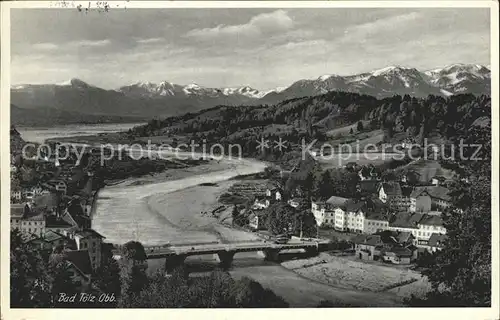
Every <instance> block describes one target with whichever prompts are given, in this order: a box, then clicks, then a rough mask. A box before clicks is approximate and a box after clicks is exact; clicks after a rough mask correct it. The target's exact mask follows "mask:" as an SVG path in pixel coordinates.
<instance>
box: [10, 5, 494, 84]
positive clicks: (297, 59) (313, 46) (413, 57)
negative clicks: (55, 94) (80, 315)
mask: <svg viewBox="0 0 500 320" xmlns="http://www.w3.org/2000/svg"><path fill="white" fill-rule="evenodd" d="M453 63H475V64H483V65H489V64H490V17H489V9H472V8H439V9H436V8H423V9H422V8H392V9H370V8H362V9H360V8H357V9H352V8H328V9H312V8H310V9H304V8H302V9H290V8H285V9H278V8H266V9H257V8H250V9H245V8H237V9H199V8H194V9H163V8H162V9H135V8H134V9H111V10H110V11H109V12H107V13H105V12H102V13H99V12H97V11H91V12H89V13H88V14H85V13H81V12H78V10H76V9H12V10H11V83H12V84H13V85H15V84H26V83H32V84H35V83H37V84H40V83H61V82H64V81H67V80H69V79H71V78H79V79H82V80H84V81H86V82H88V83H90V84H92V85H96V86H99V87H102V88H105V89H116V88H119V87H120V86H123V85H128V84H132V83H136V82H139V81H150V82H155V83H158V82H161V81H169V82H173V83H177V84H189V83H196V84H198V85H201V86H206V87H235V86H243V85H248V86H251V87H253V88H256V89H259V90H267V89H272V88H275V87H280V86H288V85H290V84H292V83H293V82H295V81H297V80H300V79H313V78H317V77H319V76H321V75H324V74H338V75H351V74H356V73H361V72H369V71H372V70H376V69H379V68H383V67H386V66H390V65H400V66H407V67H414V68H417V69H419V70H421V71H423V70H429V69H434V68H438V67H444V66H446V65H450V64H453Z"/></svg>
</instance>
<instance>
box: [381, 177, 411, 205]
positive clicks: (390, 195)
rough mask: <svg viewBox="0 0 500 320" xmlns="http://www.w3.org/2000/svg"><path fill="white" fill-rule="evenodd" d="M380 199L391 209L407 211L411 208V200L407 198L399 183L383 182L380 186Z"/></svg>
mask: <svg viewBox="0 0 500 320" xmlns="http://www.w3.org/2000/svg"><path fill="white" fill-rule="evenodd" d="M378 198H379V199H380V201H382V202H383V203H387V204H388V205H389V207H391V208H393V209H395V210H398V211H405V210H407V209H408V208H409V207H410V199H409V198H408V197H407V196H405V194H404V193H403V190H402V188H401V185H400V184H399V182H382V183H380V184H379V186H378Z"/></svg>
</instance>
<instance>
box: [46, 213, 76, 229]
mask: <svg viewBox="0 0 500 320" xmlns="http://www.w3.org/2000/svg"><path fill="white" fill-rule="evenodd" d="M45 227H46V228H71V227H72V225H71V224H69V223H68V222H66V221H64V220H63V219H60V218H57V217H56V216H53V215H49V216H47V217H45Z"/></svg>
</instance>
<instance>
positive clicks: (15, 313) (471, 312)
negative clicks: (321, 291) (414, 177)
mask: <svg viewBox="0 0 500 320" xmlns="http://www.w3.org/2000/svg"><path fill="white" fill-rule="evenodd" d="M69 2H70V3H73V4H74V5H75V6H76V5H78V4H82V6H83V7H85V6H87V5H88V2H87V1H74V2H72V1H69ZM57 3H58V1H15V2H10V1H9V2H5V1H2V2H1V21H2V28H1V41H2V47H1V70H2V72H1V97H2V99H1V105H0V106H1V108H0V120H1V130H0V141H1V156H0V163H1V168H2V169H1V171H0V174H1V180H0V181H1V184H0V188H1V198H0V199H1V201H0V203H1V209H2V210H1V212H2V213H1V215H0V217H1V226H2V232H1V243H2V245H1V246H0V250H1V251H0V252H1V262H2V263H1V275H2V276H1V279H0V285H1V291H0V293H1V295H0V296H1V306H2V308H1V313H2V319H7V320H11V319H12V320H14V319H15V320H17V319H55V318H61V317H63V318H71V319H72V320H77V319H88V318H89V317H90V318H91V317H96V318H97V319H101V318H105V319H124V318H125V319H126V318H136V317H137V318H139V317H144V316H148V317H153V319H155V318H159V317H161V316H163V317H166V316H167V317H172V318H175V319H179V318H203V319H207V320H208V319H221V318H224V319H230V318H233V317H234V318H249V319H250V318H253V317H263V318H271V317H279V318H281V317H285V316H286V317H287V318H289V319H304V318H310V317H315V318H321V317H325V318H326V317H335V318H354V319H357V318H370V319H374V318H378V317H380V318H381V319H388V318H395V317H401V318H404V319H418V320H420V319H440V320H441V319H453V320H458V319H466V320H470V319H499V318H500V311H499V291H498V288H500V285H499V272H498V271H499V269H498V262H499V260H498V259H499V251H498V248H499V236H498V232H499V214H498V213H499V212H500V211H499V200H498V194H499V188H498V178H499V173H500V172H499V170H498V156H499V152H498V147H499V135H498V134H499V125H498V124H499V123H498V121H499V108H498V106H499V104H498V101H499V96H498V88H499V77H498V70H499V69H498V67H499V65H498V60H499V55H498V33H499V25H498V2H497V1H493V0H492V1H432V2H431V1H397V2H395V1H335V2H333V1H332V2H324V1H289V2H278V1H265V2H264V1H218V2H214V1H130V2H126V1H116V2H113V1H108V3H109V4H110V5H111V10H119V8H116V4H120V7H123V6H124V5H125V6H126V7H127V10H129V9H133V8H306V7H307V8H318V7H319V8H345V7H348V8H381V7H387V8H389V7H390V8H407V7H419V8H420V7H422V8H424V7H425V8H443V7H455V8H458V7H459V8H490V12H491V17H490V21H491V29H490V30H491V71H492V73H491V75H492V77H491V88H492V92H491V98H492V130H493V134H492V157H493V160H492V195H493V199H492V262H493V265H492V272H491V274H492V289H493V290H492V306H491V308H350V309H348V308H341V309H339V308H336V309H300V308H293V309H252V310H251V311H249V310H244V309H242V310H239V309H215V310H207V309H194V310H192V309H189V310H178V309H130V310H124V309H113V310H108V309H80V310H75V309H39V310H35V309H10V307H9V295H10V293H9V282H10V281H9V276H8V275H9V267H10V265H9V234H10V232H9V231H10V226H9V225H10V221H9V215H10V214H9V213H10V208H9V202H10V197H9V194H10V168H9V162H10V157H9V156H8V155H9V154H10V152H9V148H10V146H9V142H8V141H9V127H10V126H9V122H10V121H9V120H8V119H10V108H9V106H10V96H9V94H10V89H9V88H10V63H9V62H10V8H61V7H60V6H57ZM93 4H95V1H94V2H93ZM67 9H68V10H75V9H74V8H73V7H70V8H67Z"/></svg>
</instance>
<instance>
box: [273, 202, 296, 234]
mask: <svg viewBox="0 0 500 320" xmlns="http://www.w3.org/2000/svg"><path fill="white" fill-rule="evenodd" d="M266 210H267V220H266V226H267V229H268V230H269V232H271V233H272V234H274V235H277V234H282V233H286V232H288V230H289V228H290V226H293V225H294V222H295V214H294V208H292V207H290V206H289V205H287V204H284V203H281V202H278V203H275V204H272V205H271V206H270V207H269V208H267V209H266Z"/></svg>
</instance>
